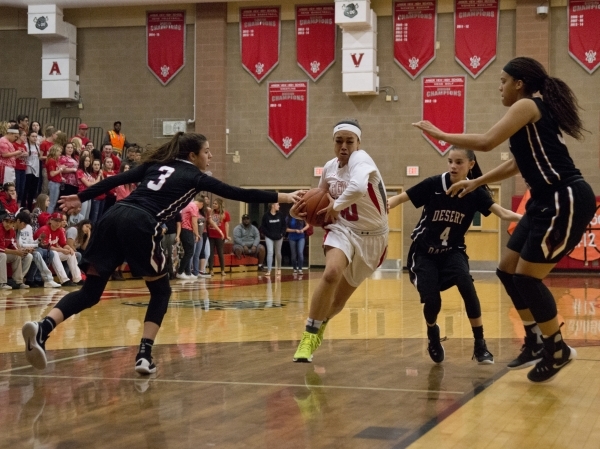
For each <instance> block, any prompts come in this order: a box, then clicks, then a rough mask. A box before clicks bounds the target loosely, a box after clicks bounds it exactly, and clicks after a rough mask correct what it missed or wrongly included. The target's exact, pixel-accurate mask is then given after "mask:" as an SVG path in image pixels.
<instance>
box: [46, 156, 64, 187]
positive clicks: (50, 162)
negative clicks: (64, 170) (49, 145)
mask: <svg viewBox="0 0 600 449" xmlns="http://www.w3.org/2000/svg"><path fill="white" fill-rule="evenodd" d="M56 170H58V161H57V160H56V159H46V171H47V172H48V181H52V182H62V176H61V175H60V172H58V173H57V174H55V175H54V176H51V175H50V172H53V171H56Z"/></svg>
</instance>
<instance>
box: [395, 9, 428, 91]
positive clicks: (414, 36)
mask: <svg viewBox="0 0 600 449" xmlns="http://www.w3.org/2000/svg"><path fill="white" fill-rule="evenodd" d="M436 29H437V14H436V2H435V1H422V2H414V1H400V2H395V3H394V61H396V63H397V64H398V65H399V66H400V68H401V69H402V70H404V71H405V72H406V74H407V75H408V76H410V77H411V78H412V79H413V80H414V79H415V78H416V77H417V76H419V75H420V74H421V72H422V71H423V70H425V68H426V67H427V66H428V65H429V64H431V62H432V61H433V60H434V59H435V39H436Z"/></svg>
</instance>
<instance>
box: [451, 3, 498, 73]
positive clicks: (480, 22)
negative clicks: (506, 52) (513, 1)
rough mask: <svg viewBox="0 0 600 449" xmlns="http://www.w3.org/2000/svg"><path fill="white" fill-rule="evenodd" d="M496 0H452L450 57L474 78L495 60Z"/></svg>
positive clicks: (496, 41)
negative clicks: (452, 37) (452, 32)
mask: <svg viewBox="0 0 600 449" xmlns="http://www.w3.org/2000/svg"><path fill="white" fill-rule="evenodd" d="M498 17H499V1H498V0H455V9H454V57H455V59H456V61H458V63H459V64H460V65H461V66H463V68H464V69H465V70H466V71H467V72H468V73H469V75H471V76H472V77H473V78H477V77H478V76H479V75H481V73H482V72H483V71H484V70H485V69H486V68H487V66H488V65H490V64H491V63H492V62H493V61H494V59H496V47H497V45H498Z"/></svg>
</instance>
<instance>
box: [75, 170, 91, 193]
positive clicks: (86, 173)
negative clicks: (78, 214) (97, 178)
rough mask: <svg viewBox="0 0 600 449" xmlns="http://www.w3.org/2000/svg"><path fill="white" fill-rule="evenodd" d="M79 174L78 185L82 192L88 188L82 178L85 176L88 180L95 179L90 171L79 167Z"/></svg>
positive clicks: (77, 174)
mask: <svg viewBox="0 0 600 449" xmlns="http://www.w3.org/2000/svg"><path fill="white" fill-rule="evenodd" d="M75 174H76V176H77V187H78V188H79V190H78V192H82V191H84V190H85V189H87V187H86V185H85V184H84V183H83V182H81V178H85V179H87V180H88V181H90V182H91V181H93V180H94V177H93V176H92V175H90V174H89V173H88V172H86V171H84V170H82V169H78V170H77V173H75Z"/></svg>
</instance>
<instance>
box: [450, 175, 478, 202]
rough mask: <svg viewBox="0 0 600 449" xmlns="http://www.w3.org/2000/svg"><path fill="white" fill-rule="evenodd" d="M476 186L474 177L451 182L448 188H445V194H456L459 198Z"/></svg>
mask: <svg viewBox="0 0 600 449" xmlns="http://www.w3.org/2000/svg"><path fill="white" fill-rule="evenodd" d="M476 188H477V183H476V182H475V180H474V179H466V180H464V181H458V182H455V183H454V184H452V185H451V186H450V187H449V188H448V190H446V195H450V196H452V197H454V196H456V195H458V197H459V198H462V197H463V196H465V195H466V194H467V193H471V192H472V191H473V190H475V189H476Z"/></svg>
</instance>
